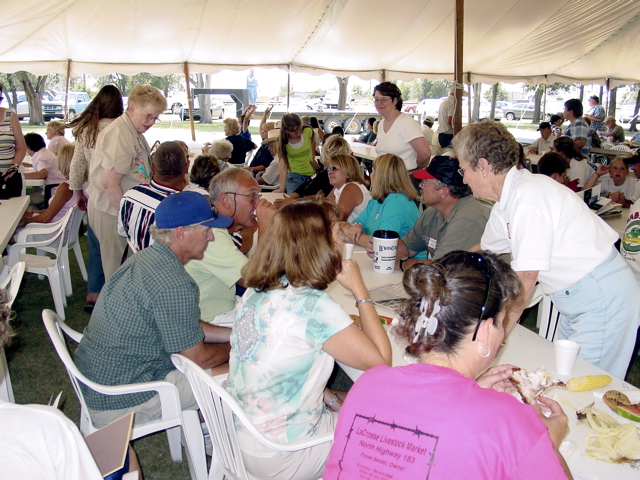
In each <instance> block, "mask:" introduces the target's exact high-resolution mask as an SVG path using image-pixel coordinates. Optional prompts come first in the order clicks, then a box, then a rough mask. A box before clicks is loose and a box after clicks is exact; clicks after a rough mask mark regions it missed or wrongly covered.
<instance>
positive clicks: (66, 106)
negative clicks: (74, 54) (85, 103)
mask: <svg viewBox="0 0 640 480" xmlns="http://www.w3.org/2000/svg"><path fill="white" fill-rule="evenodd" d="M70 83H71V60H69V59H68V60H67V79H66V81H65V86H64V118H65V120H66V121H67V122H68V121H69V84H70Z"/></svg>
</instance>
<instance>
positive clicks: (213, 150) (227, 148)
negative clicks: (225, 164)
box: [209, 140, 233, 160]
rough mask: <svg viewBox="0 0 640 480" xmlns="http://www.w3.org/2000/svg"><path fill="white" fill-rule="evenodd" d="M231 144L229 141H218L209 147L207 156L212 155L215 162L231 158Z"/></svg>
mask: <svg viewBox="0 0 640 480" xmlns="http://www.w3.org/2000/svg"><path fill="white" fill-rule="evenodd" d="M232 151H233V144H232V143H231V142H230V141H229V140H218V141H216V142H213V143H212V144H211V146H210V147H209V155H213V156H214V157H216V159H217V160H227V159H229V158H230V157H231V152H232Z"/></svg>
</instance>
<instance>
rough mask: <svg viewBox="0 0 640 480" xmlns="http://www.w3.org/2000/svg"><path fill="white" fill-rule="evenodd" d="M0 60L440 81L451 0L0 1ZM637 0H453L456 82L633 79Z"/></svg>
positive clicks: (33, 68) (449, 39)
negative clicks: (459, 15)
mask: <svg viewBox="0 0 640 480" xmlns="http://www.w3.org/2000/svg"><path fill="white" fill-rule="evenodd" d="M0 11H1V12H2V13H1V18H0V38H1V41H0V71H1V72H6V73H10V72H15V71H18V70H27V71H29V72H31V73H34V74H40V75H43V74H49V73H60V74H63V75H66V74H67V72H70V74H71V75H72V76H77V75H80V74H83V73H86V74H92V75H104V74H107V73H112V72H120V73H124V74H135V73H140V72H149V73H152V74H156V75H165V74H169V73H179V74H181V73H184V69H185V64H188V67H189V70H190V71H191V72H199V73H210V74H213V73H217V72H219V71H221V70H224V69H237V70H242V69H246V68H248V67H251V66H261V67H280V68H283V69H288V68H289V67H291V68H292V69H293V70H294V71H298V72H309V73H335V74H337V75H341V76H346V75H351V74H353V75H357V76H359V77H360V78H363V79H369V78H373V79H382V78H383V77H384V78H385V79H387V80H411V79H413V78H416V77H423V78H446V79H449V80H453V65H454V54H453V52H454V36H455V27H454V24H455V0H401V1H398V2H390V1H388V0H231V1H225V2H223V1H219V0H218V1H213V0H211V1H207V0H48V1H42V0H4V1H3V2H2V9H1V10H0ZM639 45H640V1H638V0H616V1H613V2H612V1H610V0H590V1H580V0H535V1H534V0H466V2H465V22H464V65H463V71H464V72H465V78H464V81H465V83H475V82H486V83H495V82H497V81H506V82H527V83H531V84H537V83H553V82H556V81H561V82H564V83H572V82H580V83H583V84H590V83H600V84H605V82H606V81H607V79H609V81H610V85H611V86H615V85H619V84H629V83H635V82H638V81H640V54H639V49H638V46H639Z"/></svg>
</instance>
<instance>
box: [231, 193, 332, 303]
mask: <svg viewBox="0 0 640 480" xmlns="http://www.w3.org/2000/svg"><path fill="white" fill-rule="evenodd" d="M341 219H342V210H341V209H340V208H339V207H338V206H337V205H336V204H335V203H333V202H328V201H324V202H319V201H316V200H313V199H307V198H302V199H299V200H296V201H295V202H292V203H289V204H288V205H285V206H284V207H282V208H281V209H280V210H278V211H277V212H276V213H275V215H274V216H273V218H272V219H271V222H270V224H269V230H268V231H267V234H266V235H265V236H264V238H263V239H261V240H260V243H258V248H257V249H256V252H255V253H254V254H253V255H252V256H251V258H250V259H249V262H248V263H247V264H246V265H245V266H244V268H243V269H242V277H243V278H244V279H245V282H246V284H247V286H248V287H252V288H255V289H256V290H258V291H260V292H267V291H269V290H274V289H276V288H286V287H287V286H288V285H283V284H282V283H281V280H282V277H283V275H286V277H287V281H288V283H289V285H291V286H293V287H296V288H298V287H305V286H306V287H311V288H315V289H317V290H324V289H325V288H327V287H328V286H329V284H330V283H331V282H333V281H334V280H335V279H336V277H337V275H338V273H340V270H341V269H342V252H341V251H340V249H339V248H337V245H336V242H335V240H334V238H333V231H332V224H333V223H334V222H337V221H339V220H341Z"/></svg>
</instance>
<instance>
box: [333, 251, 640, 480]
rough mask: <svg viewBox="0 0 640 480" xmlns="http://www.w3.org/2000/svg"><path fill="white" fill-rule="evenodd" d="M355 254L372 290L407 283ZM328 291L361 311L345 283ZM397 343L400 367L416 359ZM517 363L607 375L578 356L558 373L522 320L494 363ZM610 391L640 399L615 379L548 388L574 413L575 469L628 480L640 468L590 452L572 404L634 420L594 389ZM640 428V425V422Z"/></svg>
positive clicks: (607, 479)
mask: <svg viewBox="0 0 640 480" xmlns="http://www.w3.org/2000/svg"><path fill="white" fill-rule="evenodd" d="M353 259H354V260H356V261H357V262H358V264H359V266H360V269H361V272H362V277H363V279H364V281H365V284H366V285H367V287H368V288H369V289H372V288H376V287H380V286H383V285H388V284H392V283H393V284H397V283H401V282H402V273H401V272H399V271H396V272H394V273H393V274H387V275H385V274H379V273H374V272H373V269H372V261H371V259H370V258H369V257H368V256H367V254H366V252H365V251H364V249H362V248H361V247H356V249H355V252H354V254H353ZM327 292H328V293H329V294H330V295H331V296H332V297H333V298H334V300H336V301H337V302H339V303H340V304H341V305H342V306H343V308H344V309H345V310H346V311H347V313H349V314H357V313H358V312H357V308H356V307H355V306H354V302H353V297H352V296H351V294H349V292H348V291H347V290H346V289H344V288H343V287H342V286H341V285H340V284H339V283H337V282H334V283H333V284H331V285H330V286H329V288H328V289H327ZM377 310H378V313H379V314H380V315H385V316H393V312H391V311H389V310H386V309H385V308H381V307H377ZM385 328H386V329H387V332H388V333H391V332H390V330H391V328H390V327H389V326H387V327H385ZM389 338H390V340H391V346H392V350H393V359H392V364H393V365H394V366H399V365H407V364H408V363H409V362H410V359H409V357H406V356H405V354H404V347H405V345H404V344H403V343H402V342H400V341H398V340H397V339H396V338H395V337H394V335H392V334H390V335H389ZM505 363H508V364H512V365H516V366H519V367H521V368H524V369H526V370H529V371H531V370H535V369H536V368H538V367H539V366H544V367H545V368H546V369H547V370H548V371H549V372H550V373H551V376H552V377H553V378H554V379H560V380H563V381H566V380H568V379H569V378H571V377H573V376H581V375H600V374H606V372H604V371H603V370H602V369H600V368H598V367H596V366H595V365H593V364H591V363H589V362H587V361H585V360H582V359H581V358H578V360H577V362H576V365H575V367H574V370H573V373H572V375H571V376H562V375H558V373H557V372H556V370H555V361H554V352H553V344H552V343H551V342H549V341H548V340H546V339H544V338H543V337H541V336H539V335H537V334H536V333H534V332H532V331H530V330H528V329H526V328H525V327H523V326H521V325H516V327H515V328H514V330H513V332H512V333H511V335H510V336H509V338H508V339H507V342H506V345H505V347H504V349H503V350H502V351H501V352H500V353H499V354H498V356H497V357H496V359H495V361H494V364H496V365H499V364H505ZM341 367H342V368H343V370H344V371H345V373H346V374H347V375H349V377H351V378H352V379H353V380H356V379H357V378H358V377H359V376H360V375H361V374H362V372H361V371H360V370H357V369H354V368H351V367H347V366H346V365H341ZM607 390H619V391H621V392H625V393H627V395H629V396H630V397H631V400H632V401H636V402H639V401H640V390H638V389H637V388H635V387H634V386H632V385H630V384H628V383H626V382H624V381H622V380H620V379H617V378H615V377H614V378H613V381H612V383H611V384H609V385H608V386H606V387H603V388H600V389H597V390H595V391H594V390H590V391H586V392H569V391H568V390H566V389H564V388H561V387H555V388H553V389H551V390H550V391H549V392H548V394H547V395H548V396H550V397H551V398H554V399H556V400H558V401H560V404H561V405H562V408H563V409H564V411H565V413H566V414H567V416H568V417H569V426H570V429H571V431H570V434H569V435H568V437H567V438H566V439H565V441H564V443H563V444H562V447H561V450H562V453H563V455H564V456H565V459H566V460H567V463H568V465H569V467H570V469H571V472H572V474H573V476H574V478H575V479H576V480H578V479H585V480H586V479H588V480H611V479H616V480H625V479H629V480H631V479H636V480H637V479H638V478H640V473H639V470H638V469H637V468H635V467H633V466H631V465H629V464H612V463H607V462H603V461H598V460H595V459H593V458H592V457H588V456H586V454H585V447H584V439H585V435H587V434H588V433H595V432H593V431H592V430H590V429H589V428H588V427H587V426H586V425H584V424H583V423H581V422H578V421H577V418H576V413H575V410H574V409H573V408H571V406H570V405H572V406H574V407H576V408H581V407H584V406H586V405H588V404H590V403H593V402H594V401H595V403H596V406H597V407H598V408H600V409H601V410H603V411H605V412H607V413H610V414H611V415H612V416H613V417H615V418H616V420H618V421H620V422H621V423H626V422H629V420H626V419H624V418H622V417H619V416H618V415H616V414H614V413H613V412H611V410H609V409H608V407H606V406H605V405H604V403H603V402H602V400H601V399H600V398H597V397H596V395H594V392H600V393H603V392H606V391H607ZM638 426H639V427H640V424H639V425H638Z"/></svg>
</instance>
